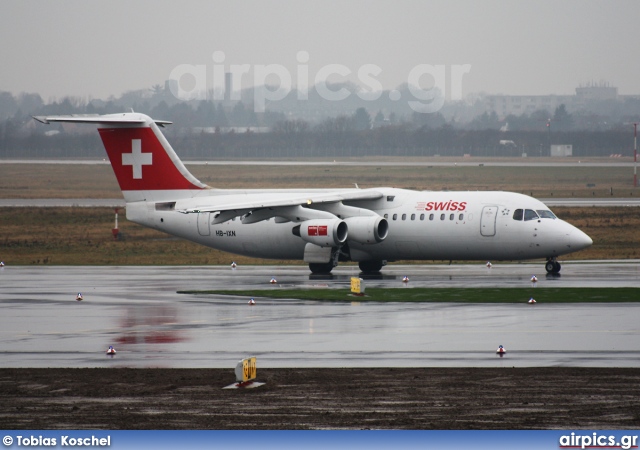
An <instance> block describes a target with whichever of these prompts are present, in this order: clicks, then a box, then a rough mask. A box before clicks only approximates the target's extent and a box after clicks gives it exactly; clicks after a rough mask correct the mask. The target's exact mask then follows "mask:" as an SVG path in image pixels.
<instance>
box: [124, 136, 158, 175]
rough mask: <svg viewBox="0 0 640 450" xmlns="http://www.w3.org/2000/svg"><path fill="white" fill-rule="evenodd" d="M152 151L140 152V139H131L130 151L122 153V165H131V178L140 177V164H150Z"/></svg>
mask: <svg viewBox="0 0 640 450" xmlns="http://www.w3.org/2000/svg"><path fill="white" fill-rule="evenodd" d="M152 161H153V153H142V139H132V140H131V153H123V154H122V165H123V166H132V167H133V179H134V180H140V179H142V166H150V165H151V164H152Z"/></svg>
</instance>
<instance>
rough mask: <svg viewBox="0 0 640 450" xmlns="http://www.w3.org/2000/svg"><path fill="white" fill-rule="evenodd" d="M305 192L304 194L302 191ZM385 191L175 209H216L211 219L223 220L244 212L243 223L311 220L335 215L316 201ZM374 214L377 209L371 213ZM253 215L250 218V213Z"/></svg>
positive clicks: (350, 198)
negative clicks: (279, 218) (270, 219)
mask: <svg viewBox="0 0 640 450" xmlns="http://www.w3.org/2000/svg"><path fill="white" fill-rule="evenodd" d="M303 195H304V194H303ZM382 196H383V194H382V192H380V191H378V190H375V189H349V190H345V191H333V192H317V193H316V192H310V193H308V194H306V195H304V196H301V195H300V194H292V196H291V197H287V196H283V194H277V195H274V198H268V197H269V196H268V195H267V196H261V198H260V199H256V200H255V201H249V202H237V203H232V202H230V203H221V204H216V205H213V206H204V205H203V206H193V207H188V206H186V205H185V206H186V207H183V208H180V207H179V206H180V205H176V206H177V207H176V211H178V212H181V213H184V214H192V213H202V212H211V213H216V216H215V219H214V220H213V221H212V223H221V222H226V221H227V220H231V219H232V218H234V217H237V216H245V218H244V219H243V222H244V223H252V222H257V221H261V220H267V219H269V218H271V217H283V218H286V219H289V220H293V221H298V220H308V219H317V218H335V217H336V216H335V215H334V214H332V213H330V212H326V211H324V210H321V209H314V207H313V206H314V205H327V204H340V205H341V207H342V208H348V207H346V206H344V205H342V202H343V201H357V200H377V199H379V198H382ZM372 214H375V213H372ZM249 216H251V218H250V217H249Z"/></svg>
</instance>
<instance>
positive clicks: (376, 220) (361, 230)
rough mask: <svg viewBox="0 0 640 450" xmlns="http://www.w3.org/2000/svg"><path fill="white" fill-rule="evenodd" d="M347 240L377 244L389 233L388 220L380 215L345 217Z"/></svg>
mask: <svg viewBox="0 0 640 450" xmlns="http://www.w3.org/2000/svg"><path fill="white" fill-rule="evenodd" d="M344 221H345V222H346V223H347V225H348V226H349V240H350V241H355V242H358V243H360V244H377V243H378V242H382V241H384V240H385V239H386V237H387V235H388V234H389V222H387V219H385V218H384V217H380V216H359V217H347V218H346V219H344Z"/></svg>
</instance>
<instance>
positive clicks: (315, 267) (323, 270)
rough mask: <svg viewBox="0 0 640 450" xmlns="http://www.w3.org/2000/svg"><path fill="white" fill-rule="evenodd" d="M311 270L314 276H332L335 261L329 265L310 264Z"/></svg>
mask: <svg viewBox="0 0 640 450" xmlns="http://www.w3.org/2000/svg"><path fill="white" fill-rule="evenodd" d="M309 270H310V271H311V273H314V274H330V273H331V271H332V270H333V261H331V262H328V263H309Z"/></svg>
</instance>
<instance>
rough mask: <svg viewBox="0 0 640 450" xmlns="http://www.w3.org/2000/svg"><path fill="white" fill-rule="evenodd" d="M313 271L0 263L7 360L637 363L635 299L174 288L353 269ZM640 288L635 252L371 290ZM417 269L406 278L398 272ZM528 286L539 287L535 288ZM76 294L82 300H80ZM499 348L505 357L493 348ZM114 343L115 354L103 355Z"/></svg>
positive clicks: (330, 282)
mask: <svg viewBox="0 0 640 450" xmlns="http://www.w3.org/2000/svg"><path fill="white" fill-rule="evenodd" d="M334 271H335V274H334V275H333V276H332V277H330V278H312V279H310V277H309V273H308V269H307V268H306V267H304V266H244V267H238V268H236V269H235V270H232V269H231V268H230V267H219V266H211V267H205V266H198V267H170V266H158V267H95V266H93V267H92V266H82V267H60V266H55V267H46V266H16V267H12V266H5V267H4V268H2V269H0V282H1V286H2V289H1V293H0V304H1V305H2V317H0V353H1V361H2V362H1V366H2V367H112V366H114V367H172V368H187V367H189V368H200V367H211V368H229V369H230V370H231V369H232V368H233V367H235V364H236V363H237V361H238V360H240V359H242V358H244V357H246V356H250V355H255V356H257V358H258V365H259V366H260V367H269V368H284V367H438V366H439V367H470V366H471V367H503V366H505V367H511V366H515V367H534V366H538V367H540V366H581V367H588V366H593V367H639V366H640V358H639V356H640V331H639V329H638V326H637V317H638V314H639V313H640V304H628V303H626V304H625V303H619V304H583V305H575V304H547V305H545V304H541V303H538V304H536V305H534V306H531V305H527V304H526V299H523V302H522V303H514V304H507V305H505V304H482V305H474V304H464V303H455V304H454V303H424V304H413V303H394V304H376V303H369V302H355V301H354V302H344V303H338V304H336V303H323V302H315V301H299V300H271V299H266V298H256V305H255V306H249V305H248V304H247V300H248V299H247V298H240V297H227V296H209V295H186V294H177V293H176V291H178V290H185V289H193V290H204V289H215V288H242V289H247V288H249V289H251V288H252V287H255V288H256V289H269V288H270V287H271V285H270V284H269V280H270V278H271V277H276V279H277V280H278V286H280V287H285V288H287V287H300V286H306V287H308V288H310V289H345V290H347V289H348V286H349V280H350V277H351V276H354V275H357V274H358V272H357V270H356V268H355V267H353V266H343V267H338V268H336V269H335V270H334ZM536 273H537V274H538V278H539V282H538V284H537V285H538V286H539V287H543V286H554V287H562V286H586V287H590V286H591V287H600V286H610V287H617V286H619V287H640V261H635V260H634V261H619V262H610V263H603V262H600V261H599V262H581V263H573V262H572V263H564V264H563V269H562V275H561V277H545V276H544V275H542V274H543V273H544V269H543V267H542V264H541V263H537V264H494V265H493V267H492V268H491V269H488V268H486V267H485V266H484V265H483V264H476V265H457V264H456V265H451V266H448V265H422V266H413V265H411V266H393V265H392V266H387V267H385V268H384V269H383V274H384V275H383V276H382V277H381V279H377V280H366V283H367V287H373V286H397V287H398V288H399V289H411V288H412V287H417V286H426V287H448V286H459V287H462V286H465V287H479V286H487V287H489V286H531V284H530V282H529V279H530V277H531V275H532V274H536ZM404 275H407V276H409V277H410V282H409V285H408V286H407V287H403V286H404V284H403V283H402V282H401V279H402V277H403V276H404ZM531 289H532V292H535V291H534V289H535V288H533V287H531ZM78 292H81V293H82V294H83V296H84V300H83V301H81V302H77V301H76V300H75V296H76V294H77V293H78ZM501 344H502V345H504V346H505V348H506V349H507V355H506V356H505V357H503V358H499V357H497V355H496V354H495V349H496V348H497V347H498V345H501ZM109 345H114V346H115V347H116V349H117V351H118V353H117V355H116V356H115V357H113V358H111V357H108V356H106V355H105V350H106V348H107V347H108V346H109Z"/></svg>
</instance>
